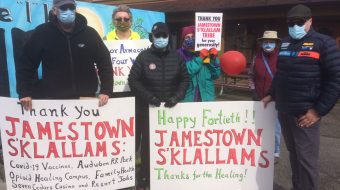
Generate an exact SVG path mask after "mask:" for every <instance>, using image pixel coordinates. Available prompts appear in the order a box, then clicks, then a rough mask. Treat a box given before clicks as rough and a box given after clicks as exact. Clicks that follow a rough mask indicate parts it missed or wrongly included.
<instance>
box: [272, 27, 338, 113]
mask: <svg viewBox="0 0 340 190" xmlns="http://www.w3.org/2000/svg"><path fill="white" fill-rule="evenodd" d="M277 64H278V65H277V73H276V75H275V77H274V81H273V88H272V90H271V92H270V94H271V95H272V96H273V97H274V98H275V101H276V107H277V109H278V111H281V112H286V113H290V114H293V115H296V116H299V115H302V114H305V113H306V111H307V110H308V109H311V108H314V109H315V110H316V111H317V113H318V114H319V115H321V116H323V115H326V114H327V113H328V112H329V111H330V110H331V109H332V107H333V106H334V105H335V103H336V102H337V100H338V98H339V94H340V51H339V49H338V47H337V46H336V43H335V40H334V39H332V38H331V37H329V36H326V35H322V34H319V33H317V32H315V31H314V30H313V29H310V31H309V32H308V33H307V34H306V36H304V37H303V38H302V39H300V40H294V39H292V38H291V37H286V38H285V39H283V40H282V44H281V48H280V52H279V57H278V63H277Z"/></svg>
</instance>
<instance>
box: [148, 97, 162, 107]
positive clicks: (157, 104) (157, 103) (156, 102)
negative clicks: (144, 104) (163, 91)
mask: <svg viewBox="0 0 340 190" xmlns="http://www.w3.org/2000/svg"><path fill="white" fill-rule="evenodd" d="M149 103H150V105H153V106H156V107H159V106H160V105H161V101H159V99H158V98H156V97H152V98H151V100H150V101H149Z"/></svg>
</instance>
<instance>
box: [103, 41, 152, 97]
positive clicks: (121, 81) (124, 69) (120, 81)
mask: <svg viewBox="0 0 340 190" xmlns="http://www.w3.org/2000/svg"><path fill="white" fill-rule="evenodd" d="M104 43H105V44H106V46H107V48H108V49H109V51H110V54H111V62H112V67H113V80H114V84H113V92H125V91H130V87H129V85H128V80H127V79H128V76H129V73H130V69H131V67H132V64H133V62H134V61H135V59H136V57H137V55H138V54H139V53H140V52H141V51H143V50H145V49H147V48H149V47H150V46H151V42H150V41H149V40H147V39H142V40H113V41H104Z"/></svg>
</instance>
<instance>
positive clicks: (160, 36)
mask: <svg viewBox="0 0 340 190" xmlns="http://www.w3.org/2000/svg"><path fill="white" fill-rule="evenodd" d="M154 36H155V38H167V37H168V34H167V33H163V32H161V33H157V34H154Z"/></svg>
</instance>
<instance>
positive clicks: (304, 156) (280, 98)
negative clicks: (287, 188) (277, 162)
mask: <svg viewBox="0 0 340 190" xmlns="http://www.w3.org/2000/svg"><path fill="white" fill-rule="evenodd" d="M311 17H312V13H311V10H310V9H309V8H308V7H306V6H304V5H297V6H294V7H293V8H291V9H290V11H289V12H288V15H287V21H288V26H289V36H288V37H286V38H284V39H283V40H282V45H281V48H280V52H279V57H278V63H277V72H276V75H275V77H274V80H273V84H272V88H271V91H270V95H269V96H267V97H265V98H264V99H263V100H262V101H263V102H264V104H265V105H267V104H268V103H269V102H270V101H272V100H273V99H274V100H275V102H276V108H277V110H278V114H279V120H280V123H281V126H282V134H283V137H284V139H285V142H286V146H287V149H288V151H289V154H290V163H291V168H292V182H293V189H298V190H307V189H308V190H316V189H318V179H319V178H318V172H319V170H318V159H319V144H320V119H321V117H322V116H324V115H326V114H327V113H328V112H329V111H330V110H331V109H332V108H333V106H334V105H335V104H336V102H337V100H338V98H339V93H340V52H339V49H338V48H337V46H336V43H335V40H333V39H332V38H330V37H329V36H326V35H322V34H320V33H317V32H315V31H314V30H313V28H312V27H311V25H312V18H311Z"/></svg>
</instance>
